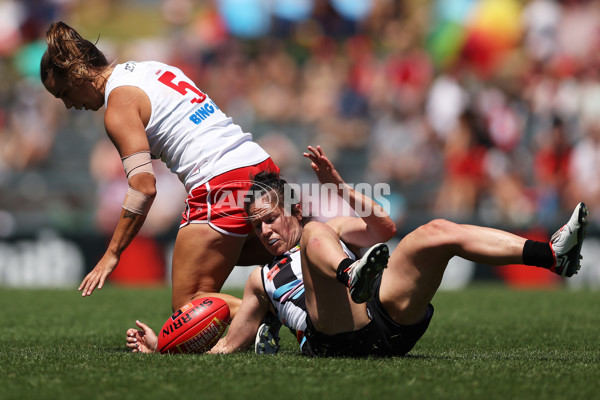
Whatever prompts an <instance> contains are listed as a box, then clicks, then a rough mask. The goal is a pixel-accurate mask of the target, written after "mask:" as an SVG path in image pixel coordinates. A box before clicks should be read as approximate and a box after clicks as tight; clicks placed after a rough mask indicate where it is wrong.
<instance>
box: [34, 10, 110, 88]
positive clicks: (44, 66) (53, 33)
mask: <svg viewBox="0 0 600 400" xmlns="http://www.w3.org/2000/svg"><path fill="white" fill-rule="evenodd" d="M46 43H47V44H48V48H47V49H46V51H45V52H44V55H43V56H42V61H41V62H40V77H41V79H42V82H45V81H46V79H48V75H49V74H50V73H51V72H52V74H53V75H54V76H60V77H62V78H64V79H66V80H67V83H68V84H69V85H72V84H73V83H74V82H75V81H77V80H80V79H90V78H92V77H94V76H95V75H96V74H99V73H100V72H101V71H102V70H103V69H104V67H107V66H108V60H107V59H106V57H105V56H104V53H102V52H101V51H100V50H98V48H97V47H96V45H95V44H94V43H92V42H90V41H88V40H86V39H84V38H82V37H81V35H80V34H79V33H77V31H76V30H75V29H73V28H71V27H70V26H69V25H67V24H65V23H64V22H54V23H52V25H50V28H48V31H47V32H46ZM94 70H95V71H94Z"/></svg>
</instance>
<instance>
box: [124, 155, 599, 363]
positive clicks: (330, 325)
mask: <svg viewBox="0 0 600 400" xmlns="http://www.w3.org/2000/svg"><path fill="white" fill-rule="evenodd" d="M309 150H310V153H305V156H306V157H309V158H310V159H311V161H312V167H313V169H314V170H315V172H316V174H317V176H318V177H319V181H320V182H321V183H333V184H334V185H336V187H339V188H340V192H339V194H340V195H344V194H345V195H346V196H347V197H345V198H347V199H348V200H349V202H350V205H351V206H353V208H355V209H357V208H356V206H359V208H360V209H361V210H371V212H370V213H363V215H364V216H362V217H361V218H351V217H340V218H334V219H332V220H330V221H328V222H327V223H321V222H316V221H308V220H307V219H306V218H305V217H303V215H302V209H301V205H300V204H292V205H290V204H284V203H283V201H282V199H284V187H285V184H286V183H285V181H283V180H281V179H279V178H278V177H277V176H275V175H274V174H271V175H268V174H261V175H259V176H258V177H256V178H255V185H254V186H253V188H251V190H250V192H249V193H250V194H251V195H253V196H254V197H253V198H252V201H250V202H248V203H247V211H248V215H249V217H250V220H251V221H252V225H253V227H254V230H255V231H256V233H257V235H258V237H259V238H260V240H261V241H262V242H263V243H264V245H265V246H266V247H267V249H268V250H269V251H270V252H271V253H272V254H273V255H274V256H275V258H274V259H273V260H272V261H271V263H269V264H267V265H265V266H263V267H261V268H257V269H256V270H254V271H253V272H252V274H251V276H250V278H249V280H248V282H247V284H246V287H245V290H244V297H243V301H242V306H241V308H240V311H239V312H238V314H237V315H236V317H235V318H234V319H233V321H232V323H231V325H230V327H229V331H228V333H227V335H226V336H225V337H224V338H222V339H221V340H220V341H219V342H218V343H217V344H216V346H215V347H214V348H213V349H212V350H211V351H210V352H211V353H232V352H236V351H239V350H241V349H245V348H247V347H249V346H251V345H252V344H253V343H255V346H256V347H255V348H256V351H257V352H259V353H260V352H266V353H269V352H276V351H277V349H278V346H277V330H278V327H277V326H275V329H274V330H273V328H274V327H273V326H268V325H264V324H263V325H261V323H262V321H263V319H264V318H265V316H266V315H267V314H268V313H269V310H270V309H274V310H275V312H276V314H277V316H278V318H279V320H280V322H281V323H283V324H284V325H285V326H287V327H288V328H290V330H292V331H293V332H295V333H296V335H297V337H298V340H299V342H300V343H301V349H302V352H303V353H304V354H306V355H311V356H352V357H355V356H367V355H375V356H402V355H405V354H406V353H407V352H408V351H410V350H411V349H412V348H413V346H414V345H415V343H416V342H417V341H418V340H419V338H420V337H421V336H422V335H423V334H424V333H425V331H426V329H427V327H428V326H429V322H430V321H431V318H432V316H433V306H432V305H431V304H430V302H431V300H432V298H433V296H434V295H435V293H436V291H437V289H438V287H439V285H440V283H441V280H442V277H443V274H444V271H445V268H446V266H447V264H448V261H449V260H450V259H451V258H452V257H454V256H459V257H463V258H465V259H468V260H472V261H475V262H478V263H482V264H488V265H504V264H527V265H534V266H538V267H542V268H547V269H549V270H550V271H553V272H555V273H557V274H559V275H562V276H572V275H573V274H574V273H576V272H577V270H578V269H579V267H580V251H581V245H582V243H583V239H584V237H585V231H586V225H587V222H586V216H587V215H588V211H587V209H586V207H585V205H584V204H583V203H580V204H578V205H577V207H576V208H575V211H574V212H573V215H572V216H571V218H570V219H569V221H568V222H567V224H566V225H565V226H564V227H563V228H561V229H560V230H559V231H557V232H556V233H555V234H554V235H553V236H552V239H551V242H550V243H545V242H535V241H532V240H527V239H525V238H522V237H520V236H517V235H513V234H511V233H508V232H504V231H500V230H497V229H491V228H486V227H479V226H473V225H460V224H455V223H452V222H449V221H446V220H441V219H438V220H434V221H432V222H430V223H428V224H426V225H424V226H421V227H419V228H418V229H416V230H415V231H413V232H411V233H410V234H408V235H407V236H406V237H405V238H404V239H403V240H402V241H401V242H400V244H399V245H398V247H396V249H395V250H394V252H393V253H392V254H391V257H390V258H389V261H388V256H389V254H388V249H387V246H386V245H385V244H381V243H378V242H382V241H386V240H388V239H390V238H391V237H392V236H393V235H394V234H395V226H394V224H393V222H392V220H391V219H390V218H389V216H388V215H387V214H386V213H385V212H384V211H383V209H382V208H381V207H380V206H379V205H378V204H376V203H375V202H374V201H372V200H371V199H369V198H367V197H366V196H364V195H361V194H359V193H357V192H355V191H354V190H352V189H351V188H350V187H349V186H347V185H346V184H345V183H344V181H343V180H342V178H341V177H340V175H339V174H338V173H337V171H336V170H335V168H334V167H333V165H332V163H331V162H330V161H329V160H328V158H327V156H326V155H325V153H324V152H323V151H322V150H321V148H320V147H317V148H316V149H315V148H312V147H309ZM344 192H345V193H344ZM369 246H371V247H370V248H369V250H367V252H366V253H365V255H364V256H363V257H362V258H361V259H358V260H357V259H356V257H355V254H358V250H357V249H359V248H365V247H369ZM382 271H383V272H382ZM138 327H139V328H140V329H141V330H135V329H129V330H128V331H127V346H128V347H129V348H131V349H132V350H133V351H134V352H152V351H154V349H155V345H156V342H157V339H156V335H155V334H154V332H153V331H152V330H151V329H150V328H149V327H148V326H146V325H145V324H143V323H140V322H138ZM257 332H258V333H257Z"/></svg>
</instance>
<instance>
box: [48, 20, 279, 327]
mask: <svg viewBox="0 0 600 400" xmlns="http://www.w3.org/2000/svg"><path fill="white" fill-rule="evenodd" d="M46 41H47V44H48V48H47V50H46V52H45V53H44V55H43V57H42V61H41V79H42V82H43V84H44V86H45V87H46V89H47V90H48V91H49V92H50V93H51V94H52V95H54V96H55V97H56V98H57V99H60V100H62V101H63V102H64V104H65V106H66V107H67V108H71V107H74V108H76V109H78V110H81V109H83V108H85V109H86V110H94V111H95V110H98V109H100V108H101V107H102V106H104V105H105V106H106V111H105V115H104V124H105V128H106V132H107V134H108V136H109V138H110V139H111V140H112V142H113V143H114V145H115V147H116V148H117V150H118V151H119V154H120V155H121V157H122V160H123V166H124V169H125V172H126V175H127V178H128V180H129V190H128V191H127V195H126V197H125V201H124V204H123V210H122V212H121V218H120V220H119V223H118V225H117V227H116V229H115V232H114V234H113V236H112V240H111V241H110V244H109V246H108V248H107V250H106V252H105V254H104V256H103V257H102V259H101V260H100V261H99V262H98V264H97V265H96V266H95V268H94V269H93V270H92V271H91V272H90V273H89V274H88V275H87V276H86V277H85V278H84V279H83V281H82V283H81V285H80V286H79V290H80V291H82V295H83V296H89V295H91V294H92V293H93V292H94V290H95V289H96V288H98V289H100V288H102V286H103V285H104V282H105V280H106V278H107V277H108V275H109V274H110V273H111V272H112V271H113V270H114V269H115V268H116V267H117V264H118V263H119V258H120V256H121V253H122V252H123V251H124V250H125V249H126V248H127V246H128V245H129V243H130V242H131V240H132V239H133V238H134V237H135V236H136V234H137V233H138V231H139V230H140V228H141V226H142V224H143V223H144V220H145V218H146V215H147V214H148V211H149V209H150V207H151V205H152V201H153V199H154V197H155V195H156V181H155V176H154V173H153V170H152V164H151V161H150V160H151V159H161V160H162V161H163V162H164V163H165V164H166V165H167V167H168V168H169V169H170V170H171V171H172V172H173V173H175V174H177V176H178V177H179V179H180V180H181V182H182V183H183V184H184V185H185V188H186V189H187V191H188V193H189V196H188V198H187V200H186V209H185V211H184V213H183V219H182V221H181V227H180V230H179V232H178V235H177V239H176V242H175V249H174V254H173V274H172V278H173V279H172V281H173V295H172V307H173V309H178V308H180V307H181V306H182V305H184V304H185V303H187V302H189V301H190V300H192V299H194V298H198V297H201V296H205V295H209V294H210V295H213V296H217V297H221V298H223V299H225V300H226V301H227V302H228V304H229V306H230V309H231V312H232V315H234V314H235V312H236V311H237V309H238V307H239V303H240V300H239V299H236V298H235V297H233V296H229V295H226V294H217V292H219V291H220V289H221V287H222V285H223V283H224V282H225V280H226V278H227V277H228V276H229V274H230V273H231V271H232V269H233V267H234V266H235V265H256V264H259V263H262V262H261V261H259V260H264V255H267V256H268V253H267V252H266V251H265V250H264V248H263V246H262V245H260V244H259V242H258V240H256V238H255V237H254V235H250V236H249V233H251V231H252V228H251V226H250V224H248V222H247V219H246V215H245V211H244V210H243V208H241V207H236V206H235V204H233V205H232V204H231V202H225V203H223V204H220V203H219V200H218V199H219V198H220V199H223V198H226V199H230V198H234V199H235V198H238V192H240V191H241V192H245V191H246V190H247V189H248V187H249V186H250V181H249V177H250V176H252V175H255V174H257V173H259V172H261V171H273V172H278V171H279V169H278V168H277V166H276V165H275V164H274V163H273V162H272V161H271V159H270V158H269V155H268V154H267V153H266V152H265V151H264V150H263V149H262V148H261V147H259V146H258V145H257V144H256V143H254V142H253V141H252V135H251V134H249V133H245V132H243V131H242V129H241V128H240V127H239V126H238V125H236V124H234V123H233V122H232V120H231V118H228V117H227V116H226V115H225V114H224V113H223V112H222V111H221V110H220V109H219V108H218V106H217V105H216V104H215V103H214V102H213V101H212V100H211V99H210V98H209V97H208V96H207V95H206V94H205V93H203V92H201V91H200V90H199V89H198V88H197V87H196V86H195V85H194V83H193V82H192V81H190V80H189V79H188V78H187V77H186V76H185V75H184V74H183V72H182V71H181V70H179V69H177V68H174V67H171V66H169V65H165V64H162V63H159V62H152V61H150V62H135V61H129V62H126V63H123V64H116V65H115V64H113V63H109V62H108V61H107V59H106V57H105V56H104V54H103V53H102V52H101V51H100V50H99V49H98V48H97V47H96V46H95V45H94V44H93V43H91V42H89V41H87V40H85V39H83V38H82V37H81V36H80V35H79V34H78V33H77V32H76V31H75V30H74V29H72V28H71V27H69V26H68V25H66V24H65V23H63V22H57V23H53V24H52V25H51V26H50V28H49V30H48V32H47V34H46ZM223 196H224V197H223ZM229 196H231V197H229ZM249 237H250V238H254V244H253V245H252V244H250V243H249V242H251V239H249ZM261 253H262V254H261ZM263 262H264V261H263Z"/></svg>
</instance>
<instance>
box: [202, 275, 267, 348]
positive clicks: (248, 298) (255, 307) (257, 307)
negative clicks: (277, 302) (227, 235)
mask: <svg viewBox="0 0 600 400" xmlns="http://www.w3.org/2000/svg"><path fill="white" fill-rule="evenodd" d="M269 305H270V302H269V299H268V298H267V294H266V293H265V291H264V289H263V284H262V278H261V269H260V268H256V269H255V270H254V271H252V273H251V274H250V277H249V278H248V282H246V287H245V288H244V297H243V298H242V305H241V306H240V309H239V311H238V312H237V314H236V316H235V317H234V318H233V320H232V321H231V325H230V326H229V330H228V331H227V335H225V336H224V337H222V338H221V339H220V340H219V341H218V342H217V344H216V345H215V346H214V347H213V348H212V349H211V350H210V351H209V352H208V353H210V354H228V353H235V352H238V351H242V350H245V349H247V348H248V347H250V346H251V345H252V344H253V343H254V338H255V337H256V332H257V331H258V327H259V326H260V324H261V323H262V321H263V319H264V318H265V316H266V315H267V312H268V311H269Z"/></svg>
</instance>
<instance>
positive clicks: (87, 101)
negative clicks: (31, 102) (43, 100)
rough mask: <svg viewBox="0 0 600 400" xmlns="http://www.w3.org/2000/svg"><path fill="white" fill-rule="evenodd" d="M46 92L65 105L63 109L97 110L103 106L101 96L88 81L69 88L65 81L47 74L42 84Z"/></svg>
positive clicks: (82, 81)
mask: <svg viewBox="0 0 600 400" xmlns="http://www.w3.org/2000/svg"><path fill="white" fill-rule="evenodd" d="M44 86H45V87H46V90H48V92H50V94H52V95H53V96H54V97H56V98H57V99H60V100H62V101H63V103H65V107H67V108H71V107H74V108H76V109H77V110H81V109H84V108H85V109H86V110H94V111H96V110H98V109H99V108H100V107H102V106H103V105H104V97H103V95H102V94H101V93H100V92H99V91H98V90H97V89H96V88H95V87H94V85H93V83H92V82H91V81H88V80H81V81H79V83H75V84H73V86H70V85H69V84H68V83H67V81H66V79H64V78H62V77H60V76H54V74H52V73H51V74H49V75H48V79H46V81H45V82H44Z"/></svg>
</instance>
